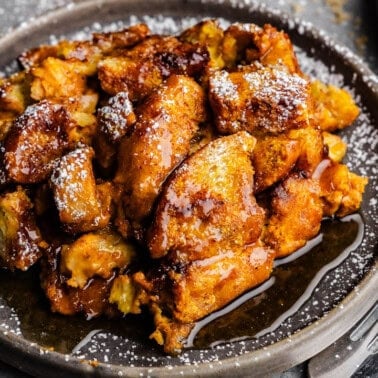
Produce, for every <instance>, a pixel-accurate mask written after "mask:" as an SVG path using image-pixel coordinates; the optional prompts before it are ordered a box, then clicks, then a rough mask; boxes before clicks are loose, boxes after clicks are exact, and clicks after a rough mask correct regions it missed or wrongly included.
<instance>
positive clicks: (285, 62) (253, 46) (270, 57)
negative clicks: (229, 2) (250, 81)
mask: <svg viewBox="0 0 378 378" xmlns="http://www.w3.org/2000/svg"><path fill="white" fill-rule="evenodd" d="M222 53H223V59H224V61H225V64H226V66H228V67H234V66H237V65H238V64H240V63H242V64H250V63H253V62H255V61H259V62H260V63H262V64H263V65H264V66H276V65H281V66H282V68H283V69H284V70H286V71H287V72H288V73H290V74H294V73H296V74H298V75H302V73H301V70H300V67H299V64H298V61H297V57H296V55H295V52H294V48H293V45H292V43H291V41H290V39H289V36H288V35H287V34H286V33H285V32H283V31H279V30H277V29H276V28H275V27H274V26H272V25H269V24H265V25H264V26H263V27H259V26H257V25H255V24H241V23H235V24H232V25H230V26H229V27H228V28H227V29H226V31H225V32H224V38H223V42H222Z"/></svg>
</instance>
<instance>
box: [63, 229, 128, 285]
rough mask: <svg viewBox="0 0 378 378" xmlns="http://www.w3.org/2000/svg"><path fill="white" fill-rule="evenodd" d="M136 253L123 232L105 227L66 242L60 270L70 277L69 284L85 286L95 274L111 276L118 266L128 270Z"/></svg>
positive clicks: (118, 268)
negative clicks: (71, 241)
mask: <svg viewBox="0 0 378 378" xmlns="http://www.w3.org/2000/svg"><path fill="white" fill-rule="evenodd" d="M134 254H135V251H134V248H133V247H132V246H131V244H128V243H126V242H125V241H124V240H123V239H122V237H121V235H119V234H117V233H115V232H113V231H110V230H107V229H102V230H101V231H98V232H91V233H87V234H84V235H82V236H80V237H79V238H78V239H76V240H75V241H74V242H73V243H71V244H64V245H62V247H61V260H60V271H61V272H62V273H63V274H65V275H67V276H68V277H70V278H69V279H68V281H67V285H69V286H71V287H79V288H83V287H84V286H85V285H86V284H87V282H88V281H89V280H90V279H91V278H93V277H95V276H98V277H102V278H104V279H107V278H110V277H111V276H112V275H113V271H114V270H124V269H125V268H126V267H127V266H128V265H129V264H130V262H131V260H132V259H133V257H134Z"/></svg>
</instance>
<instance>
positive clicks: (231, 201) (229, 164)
mask: <svg viewBox="0 0 378 378" xmlns="http://www.w3.org/2000/svg"><path fill="white" fill-rule="evenodd" d="M255 143H256V139H255V138H254V137H252V136H251V135H249V134H248V133H246V132H245V131H242V132H239V133H237V134H233V135H230V136H227V137H223V138H218V139H216V140H215V141H212V142H210V143H209V144H208V145H207V146H205V147H204V148H202V149H201V150H199V151H197V152H196V153H195V154H194V155H192V156H191V157H190V158H189V159H187V160H186V161H185V162H184V163H183V164H182V165H181V166H180V167H179V168H178V169H177V170H176V171H175V172H174V174H173V176H172V178H171V180H169V181H168V182H167V183H166V184H165V188H164V191H163V193H162V195H161V197H160V199H159V203H158V206H157V210H156V212H155V217H154V220H153V224H152V228H151V230H150V233H149V236H148V246H149V248H150V253H151V256H152V257H153V258H160V257H162V256H164V255H166V254H176V253H177V255H178V256H177V258H180V260H181V261H182V262H184V261H193V260H199V259H205V258H210V257H211V256H216V255H218V254H221V253H223V252H224V251H228V250H233V249H234V248H242V247H244V246H245V245H247V244H251V243H253V242H255V241H256V240H257V239H258V237H259V236H260V234H261V230H262V226H263V224H264V219H265V215H264V211H263V209H261V208H260V207H259V206H258V205H257V203H256V200H255V197H254V195H253V174H254V170H253V167H252V164H251V160H250V159H251V155H252V151H253V148H254V147H255Z"/></svg>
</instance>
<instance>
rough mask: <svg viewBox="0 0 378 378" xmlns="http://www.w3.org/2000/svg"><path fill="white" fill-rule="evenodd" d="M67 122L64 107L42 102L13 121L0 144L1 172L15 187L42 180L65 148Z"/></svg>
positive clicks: (29, 108)
mask: <svg viewBox="0 0 378 378" xmlns="http://www.w3.org/2000/svg"><path fill="white" fill-rule="evenodd" d="M70 122H71V121H70V119H69V117H68V114H67V111H66V109H65V108H64V106H62V105H59V104H53V103H51V102H49V101H47V100H43V101H41V102H40V103H38V104H35V105H31V106H29V107H28V108H27V109H26V111H25V112H24V113H23V114H22V115H21V116H20V117H18V118H17V119H16V121H15V123H14V126H13V127H12V128H11V130H10V131H9V133H8V135H7V137H6V139H5V141H4V148H5V153H4V160H5V168H6V170H7V173H8V175H9V177H10V178H11V179H12V180H14V181H15V182H17V183H22V184H30V183H37V182H40V181H43V180H45V179H46V178H47V177H48V176H49V175H50V173H51V171H52V169H53V164H54V162H55V160H56V159H57V158H59V157H60V156H61V155H62V154H63V153H64V151H66V150H67V148H68V136H67V133H66V129H67V128H68V127H69V126H68V125H69V124H70Z"/></svg>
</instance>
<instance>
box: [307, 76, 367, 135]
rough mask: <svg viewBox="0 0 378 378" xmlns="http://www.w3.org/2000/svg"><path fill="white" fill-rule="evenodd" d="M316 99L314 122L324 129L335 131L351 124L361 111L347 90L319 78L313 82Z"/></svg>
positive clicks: (312, 91) (312, 93)
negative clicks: (323, 81) (325, 82)
mask: <svg viewBox="0 0 378 378" xmlns="http://www.w3.org/2000/svg"><path fill="white" fill-rule="evenodd" d="M310 87H311V96H312V98H313V99H314V115H313V117H314V121H313V122H314V123H315V124H316V125H318V126H319V127H320V128H321V129H322V130H325V131H335V130H337V129H343V128H345V127H347V126H349V125H350V124H351V123H352V122H353V121H354V120H355V119H356V118H357V116H358V114H359V113H360V109H359V108H358V106H357V105H356V104H355V102H354V100H353V97H352V96H351V95H350V93H348V92H347V91H346V90H344V89H342V88H337V87H335V86H334V85H331V84H329V85H327V84H324V83H322V82H321V81H319V80H314V81H312V82H311V86H310Z"/></svg>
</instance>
